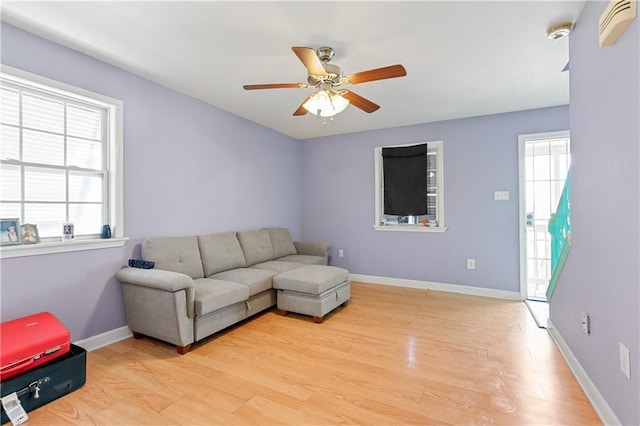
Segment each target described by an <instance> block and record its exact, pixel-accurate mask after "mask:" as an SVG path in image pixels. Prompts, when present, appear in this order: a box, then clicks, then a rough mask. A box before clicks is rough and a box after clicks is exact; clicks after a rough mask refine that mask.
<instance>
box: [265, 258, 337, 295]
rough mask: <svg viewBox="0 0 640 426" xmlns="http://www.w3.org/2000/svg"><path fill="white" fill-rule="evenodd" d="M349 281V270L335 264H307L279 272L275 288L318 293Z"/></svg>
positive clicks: (274, 279) (275, 279) (274, 282)
mask: <svg viewBox="0 0 640 426" xmlns="http://www.w3.org/2000/svg"><path fill="white" fill-rule="evenodd" d="M346 281H349V271H347V270H346V269H343V268H338V267H335V266H320V265H306V266H303V267H301V268H296V269H292V270H291V271H287V272H284V273H282V274H278V275H276V276H275V277H274V278H273V288H275V289H278V290H290V291H295V292H299V293H306V294H313V295H318V294H321V293H322V292H324V291H326V290H329V289H331V288H334V287H336V286H338V285H340V284H342V283H344V282H346Z"/></svg>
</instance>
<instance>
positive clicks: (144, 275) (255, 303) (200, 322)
mask: <svg viewBox="0 0 640 426" xmlns="http://www.w3.org/2000/svg"><path fill="white" fill-rule="evenodd" d="M328 249H329V247H328V245H326V244H324V243H314V242H297V241H296V242H294V241H292V238H291V234H290V233H289V230H288V229H286V228H267V229H261V230H252V231H244V232H225V233H218V234H211V235H201V236H189V237H158V238H149V239H147V240H145V241H144V242H143V243H142V258H143V259H144V260H149V261H153V262H155V268H153V269H140V268H124V269H122V270H120V271H118V273H117V274H116V278H117V279H118V280H119V281H120V282H121V283H122V286H123V292H124V301H125V309H126V315H127V323H128V325H129V327H130V328H131V331H132V332H133V334H134V337H136V338H140V337H143V336H150V337H154V338H156V339H159V340H163V341H166V342H169V343H172V344H174V345H176V347H177V350H178V353H180V354H184V353H186V352H187V351H189V349H190V348H191V345H192V344H193V343H194V342H197V341H199V340H202V339H203V338H205V337H207V336H210V335H211V334H213V333H216V332H218V331H220V330H222V329H224V328H226V327H228V326H230V325H232V324H235V323H236V322H238V321H241V320H243V319H245V318H248V317H250V316H252V315H254V314H256V313H258V312H260V311H263V310H265V309H267V308H270V307H272V306H274V305H275V304H276V290H275V289H274V288H273V278H274V276H276V275H277V274H279V273H284V272H287V271H291V270H293V269H296V268H301V267H304V266H305V265H327V263H328ZM327 268H331V267H328V266H327ZM335 269H338V268H335ZM345 272H346V271H345Z"/></svg>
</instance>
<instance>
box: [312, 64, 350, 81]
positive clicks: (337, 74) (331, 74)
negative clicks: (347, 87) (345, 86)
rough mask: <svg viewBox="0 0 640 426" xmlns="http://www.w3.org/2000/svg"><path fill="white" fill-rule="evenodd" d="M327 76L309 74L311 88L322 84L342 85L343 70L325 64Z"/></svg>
mask: <svg viewBox="0 0 640 426" xmlns="http://www.w3.org/2000/svg"><path fill="white" fill-rule="evenodd" d="M322 65H323V66H324V70H325V71H326V72H327V74H326V75H316V74H309V76H308V77H307V83H309V85H310V86H319V85H320V84H322V83H331V84H340V78H341V77H342V69H341V68H340V67H339V66H337V65H333V64H328V63H326V62H323V64H322Z"/></svg>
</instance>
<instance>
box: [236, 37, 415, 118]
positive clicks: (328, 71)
mask: <svg viewBox="0 0 640 426" xmlns="http://www.w3.org/2000/svg"><path fill="white" fill-rule="evenodd" d="M291 50H293V53H295V54H296V56H297V57H298V58H299V59H300V61H302V63H303V64H304V66H305V67H306V68H307V70H308V71H309V74H308V77H307V83H273V84H247V85H245V86H243V87H244V89H245V90H257V89H305V88H307V87H315V88H317V89H318V91H316V92H314V93H312V94H311V95H309V96H307V98H306V99H305V100H304V102H302V104H301V105H300V107H298V109H297V110H296V111H295V112H294V113H293V115H294V116H301V115H305V114H306V113H307V112H310V113H312V114H315V115H319V116H321V117H333V116H334V115H336V114H338V113H340V112H342V111H344V109H345V108H346V107H347V106H348V105H349V104H351V105H353V106H355V107H357V108H360V109H361V110H363V111H364V112H367V113H372V112H374V111H377V110H378V109H379V108H380V106H379V105H377V104H375V103H373V102H371V101H370V100H368V99H366V98H363V97H362V96H360V95H357V94H355V93H354V92H352V91H350V90H346V89H342V88H341V87H342V86H350V85H353V84H360V83H366V82H369V81H376V80H384V79H387V78H396V77H404V76H405V75H407V71H406V70H405V69H404V67H403V66H402V65H399V64H398V65H390V66H388V67H382V68H376V69H371V70H367V71H361V72H357V73H355V74H349V75H346V76H345V75H343V74H342V69H341V68H340V67H339V66H337V65H334V64H330V63H329V61H331V59H332V58H333V55H334V51H333V49H332V48H331V47H320V48H319V49H318V50H314V49H313V48H311V47H296V46H294V47H292V48H291Z"/></svg>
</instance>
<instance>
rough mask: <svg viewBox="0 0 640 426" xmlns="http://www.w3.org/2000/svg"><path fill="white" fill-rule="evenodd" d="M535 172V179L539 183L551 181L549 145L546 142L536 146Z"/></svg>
mask: <svg viewBox="0 0 640 426" xmlns="http://www.w3.org/2000/svg"><path fill="white" fill-rule="evenodd" d="M533 172H534V179H535V180H537V181H539V180H548V179H549V176H550V174H549V144H548V143H546V142H545V143H544V144H541V145H538V146H536V155H535V156H534V157H533Z"/></svg>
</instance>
